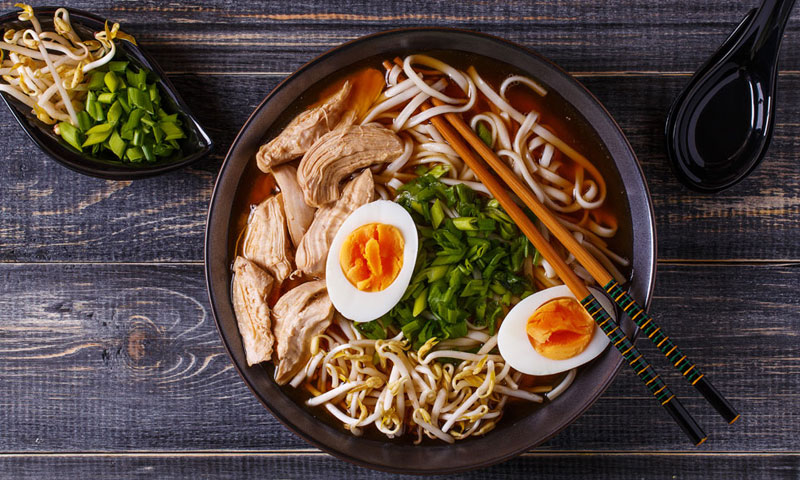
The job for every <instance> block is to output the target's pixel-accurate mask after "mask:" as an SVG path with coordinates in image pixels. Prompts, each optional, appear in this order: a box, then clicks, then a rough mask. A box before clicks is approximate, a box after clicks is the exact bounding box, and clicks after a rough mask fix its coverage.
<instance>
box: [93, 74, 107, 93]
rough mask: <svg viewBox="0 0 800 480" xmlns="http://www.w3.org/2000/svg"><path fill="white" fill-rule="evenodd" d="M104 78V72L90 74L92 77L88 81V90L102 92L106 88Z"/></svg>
mask: <svg viewBox="0 0 800 480" xmlns="http://www.w3.org/2000/svg"><path fill="white" fill-rule="evenodd" d="M105 76H106V74H105V72H92V77H91V79H90V80H89V90H90V91H91V90H102V89H103V87H105V86H106V84H105V81H104V78H105Z"/></svg>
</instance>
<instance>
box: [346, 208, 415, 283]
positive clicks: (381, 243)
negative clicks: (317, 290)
mask: <svg viewBox="0 0 800 480" xmlns="http://www.w3.org/2000/svg"><path fill="white" fill-rule="evenodd" d="M404 246H405V242H404V241H403V235H402V234H401V233H400V230H398V229H397V227H394V226H392V225H386V224H383V223H368V224H366V225H362V226H360V227H358V228H357V229H355V230H353V231H352V232H350V235H348V236H347V239H346V240H345V241H344V244H343V245H342V249H341V251H340V253H339V265H341V267H342V271H343V272H344V276H345V277H347V280H349V281H350V283H352V284H353V286H355V287H356V288H357V289H359V290H361V291H362V292H379V291H381V290H384V289H386V288H387V287H388V286H389V285H391V284H392V282H394V279H395V278H397V275H398V274H399V273H400V269H401V268H403V247H404Z"/></svg>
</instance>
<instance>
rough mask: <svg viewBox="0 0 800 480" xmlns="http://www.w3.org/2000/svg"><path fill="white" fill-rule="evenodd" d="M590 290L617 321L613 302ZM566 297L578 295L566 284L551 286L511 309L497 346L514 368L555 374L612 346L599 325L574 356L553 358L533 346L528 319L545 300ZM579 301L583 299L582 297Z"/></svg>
mask: <svg viewBox="0 0 800 480" xmlns="http://www.w3.org/2000/svg"><path fill="white" fill-rule="evenodd" d="M590 290H591V291H592V294H593V295H594V297H595V298H596V299H597V300H598V301H599V302H600V304H601V305H602V306H603V308H604V309H605V310H606V312H608V314H609V315H611V317H612V318H613V319H614V320H616V315H615V313H614V308H613V307H612V305H611V302H610V301H609V300H608V299H607V298H606V297H605V296H604V295H603V294H602V293H600V292H599V291H598V290H596V289H593V288H592V289H590ZM564 297H570V298H575V295H573V294H572V292H570V291H569V288H568V287H567V286H566V285H559V286H557V287H551V288H548V289H545V290H541V291H539V292H536V293H534V294H533V295H530V296H528V297H526V298H524V299H523V300H522V301H521V302H519V303H518V304H516V305H515V306H514V308H512V309H511V310H510V311H509V312H508V314H507V315H506V318H505V319H504V320H503V323H502V325H501V326H500V331H499V332H498V334H497V346H498V348H499V349H500V355H502V357H503V358H504V359H505V361H506V362H508V363H509V364H510V365H511V366H512V367H514V369H515V370H518V371H520V372H522V373H526V374H528V375H552V374H555V373H561V372H564V371H567V370H570V369H573V368H575V367H578V366H580V365H583V364H584V363H587V362H589V361H590V360H592V359H594V358H595V357H597V356H598V355H600V353H602V352H603V350H605V348H606V347H607V346H608V344H609V341H608V337H607V336H606V335H605V334H604V333H603V331H602V330H600V328H599V327H598V326H597V325H594V331H593V333H592V339H591V340H590V341H589V345H587V346H586V348H585V349H584V350H583V351H582V352H581V353H579V354H578V355H575V356H574V357H570V358H567V359H564V360H553V359H550V358H547V357H545V356H543V355H541V354H540V353H539V352H537V351H536V349H534V348H533V345H531V342H530V341H529V340H528V334H527V332H526V331H525V327H526V326H527V324H528V319H529V318H530V317H531V315H533V312H534V311H536V309H537V308H539V307H540V306H542V305H543V304H544V303H546V302H549V301H550V300H554V299H556V298H564ZM576 300H577V301H578V302H580V300H581V299H576Z"/></svg>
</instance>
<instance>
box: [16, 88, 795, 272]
mask: <svg viewBox="0 0 800 480" xmlns="http://www.w3.org/2000/svg"><path fill="white" fill-rule="evenodd" d="M173 80H174V82H175V84H176V85H177V87H178V88H179V89H180V90H181V91H182V92H184V95H185V96H186V100H187V101H188V103H189V104H190V107H191V109H192V110H193V112H194V113H195V114H197V116H198V117H199V118H200V120H201V122H202V123H203V124H204V125H206V126H207V127H208V130H209V132H210V135H211V136H212V138H213V139H214V141H215V143H216V149H215V152H214V154H213V155H212V156H211V157H210V158H208V159H206V160H204V161H202V162H201V163H199V164H197V165H196V166H195V167H193V168H189V169H185V170H182V171H179V172H174V173H171V174H168V175H165V176H162V177H157V178H152V179H147V180H142V181H136V182H110V181H103V180H97V179H92V178H88V177H84V176H82V175H79V174H76V173H73V172H70V171H68V170H66V169H64V168H62V167H61V166H59V165H57V164H55V163H54V162H52V161H51V160H50V159H48V158H47V157H46V156H45V155H44V154H42V153H41V152H39V151H38V150H37V149H36V148H35V147H34V146H33V144H32V142H31V141H30V140H28V139H27V138H25V137H24V135H23V133H22V131H21V129H19V128H18V127H17V126H16V125H15V124H13V123H12V120H11V115H10V114H9V113H8V112H7V111H5V110H3V111H0V119H5V122H3V124H2V125H0V135H2V136H3V137H4V138H6V139H7V140H8V141H7V142H6V144H5V145H6V146H5V148H4V150H3V151H4V155H5V158H7V159H9V160H8V161H7V162H6V165H7V167H6V170H5V172H4V179H3V184H2V192H3V194H2V195H0V211H2V212H3V215H2V216H0V261H6V262H8V261H16V262H27V261H30V262H65V261H67V262H71V261H79V262H86V261H90V262H91V261H95V262H102V261H126V262H155V261H167V262H181V261H201V260H202V259H203V250H202V248H203V241H202V238H203V231H204V228H205V217H206V212H207V207H208V201H209V199H210V196H211V189H212V188H213V183H214V179H215V176H216V171H217V169H218V167H219V165H220V162H221V159H222V157H223V156H224V153H225V152H226V151H227V148H228V146H229V145H230V143H231V142H232V141H233V138H234V136H235V134H236V132H237V131H238V130H239V128H240V126H241V125H242V124H243V123H244V121H245V120H246V118H247V117H248V116H249V115H250V113H251V111H252V110H253V108H255V106H256V105H257V104H258V102H260V101H261V99H262V98H263V96H265V95H266V93H267V92H268V91H269V90H270V89H272V88H273V87H274V86H275V85H276V84H277V82H278V81H279V80H280V79H279V78H278V77H270V76H261V75H254V76H244V75H239V76H234V77H221V76H213V75H178V76H175V77H174V78H173ZM581 81H582V82H583V83H584V84H586V86H587V87H588V88H589V89H590V90H591V91H592V92H593V93H594V94H595V95H596V96H597V97H598V98H599V99H600V100H601V101H602V102H603V103H604V104H605V105H606V107H607V108H608V109H609V111H610V112H611V114H612V115H613V116H614V117H615V118H616V119H617V121H618V122H619V123H620V125H621V127H622V129H623V131H624V132H625V133H626V135H627V136H628V139H629V140H630V142H631V144H632V145H633V147H634V150H635V151H636V152H637V155H638V158H639V161H640V163H641V164H642V167H643V168H644V172H645V176H646V178H647V181H648V183H649V186H650V189H651V192H652V194H653V203H654V206H655V212H656V219H657V231H658V237H659V252H658V253H659V258H660V259H661V260H662V261H679V260H680V261H686V260H697V259H701V260H709V259H715V260H738V261H742V260H744V261H763V260H770V261H786V260H791V261H794V260H798V259H800V243H798V242H797V241H794V239H796V238H797V237H798V235H800V224H798V223H797V222H796V221H795V218H797V216H798V214H800V176H798V172H799V171H800V170H798V168H799V167H798V162H797V160H796V155H795V152H796V151H797V149H798V148H800V140H798V138H800V77H784V78H782V79H781V82H780V92H779V95H780V99H781V100H780V102H779V103H778V111H777V118H776V120H777V125H776V128H775V134H774V138H773V143H772V146H771V148H770V150H769V153H768V154H767V157H766V159H765V160H764V163H763V164H762V165H761V166H760V167H759V169H758V170H756V172H755V173H754V174H753V175H752V176H751V177H749V178H748V179H747V180H745V181H744V182H743V183H742V184H740V185H738V186H736V187H734V188H732V189H730V190H728V191H725V192H723V193H720V194H717V195H702V194H696V193H692V192H690V191H689V190H688V189H686V188H685V187H683V186H682V185H681V184H679V183H678V181H677V180H676V179H675V177H674V176H673V174H672V172H671V171H670V167H669V162H668V160H667V159H666V157H665V152H664V144H663V133H662V131H663V122H664V117H665V115H666V111H667V109H668V108H669V105H670V103H671V101H672V99H673V98H674V97H675V96H676V95H677V93H678V92H679V91H680V89H681V88H682V87H683V85H684V83H685V82H686V79H685V78H683V77H669V76H644V77H641V76H633V77H631V76H619V77H607V76H603V77H584V78H581ZM225 91H230V92H237V93H236V95H230V98H226V101H222V99H221V98H219V97H218V96H217V95H215V94H213V93H211V92H225ZM776 179H779V180H778V181H776ZM687 231H688V232H692V234H691V235H687V234H686V232H687Z"/></svg>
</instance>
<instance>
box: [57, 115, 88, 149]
mask: <svg viewBox="0 0 800 480" xmlns="http://www.w3.org/2000/svg"><path fill="white" fill-rule="evenodd" d="M58 131H59V133H60V134H61V138H63V139H64V141H65V142H67V143H69V144H70V145H72V146H73V147H75V148H76V149H77V150H78V151H81V152H82V151H83V148H82V147H81V143H82V142H81V132H79V131H78V129H77V128H75V127H74V126H72V124H71V123H68V122H60V123H59V124H58Z"/></svg>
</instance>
